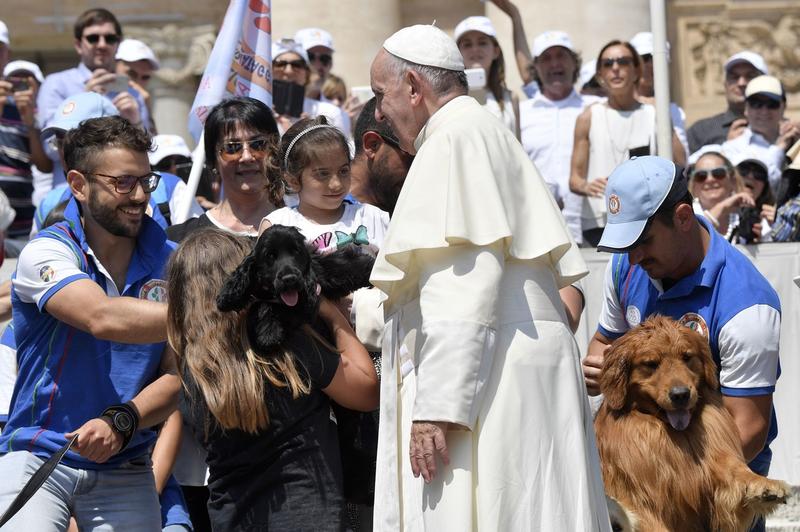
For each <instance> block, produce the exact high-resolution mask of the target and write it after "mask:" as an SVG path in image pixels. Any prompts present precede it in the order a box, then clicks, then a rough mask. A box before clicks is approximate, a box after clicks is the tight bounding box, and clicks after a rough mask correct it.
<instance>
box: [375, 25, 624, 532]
mask: <svg viewBox="0 0 800 532" xmlns="http://www.w3.org/2000/svg"><path fill="white" fill-rule="evenodd" d="M370 74H371V83H372V89H373V91H374V92H375V96H376V98H377V106H376V111H375V115H376V118H377V119H378V120H387V121H388V122H389V124H390V125H391V127H392V129H393V130H394V132H395V134H396V135H397V137H398V139H399V140H400V145H401V147H402V148H403V149H404V150H406V151H407V152H409V153H412V154H413V153H415V154H416V158H415V160H414V163H413V164H412V166H411V169H410V171H409V173H408V177H407V178H406V181H405V184H404V185H403V189H402V192H401V193H400V197H399V199H398V201H397V207H396V209H395V211H394V215H393V217H392V220H391V223H390V226H389V231H388V233H387V235H386V239H385V240H384V243H383V248H382V250H381V252H380V254H379V256H378V258H377V260H376V263H375V268H374V270H373V273H372V282H373V284H374V285H375V286H376V287H378V288H380V289H381V290H382V291H383V293H384V294H386V299H385V301H384V305H383V308H384V315H385V316H386V319H385V322H386V323H385V326H384V331H383V372H382V382H381V411H380V429H379V430H380V433H379V444H378V467H377V478H376V486H375V510H374V528H375V530H379V531H392V532H394V531H397V530H413V531H417V530H428V531H437V532H438V531H450V530H453V531H468V530H485V531H516V530H547V531H554V530H555V531H569V532H574V531H595V530H610V526H609V520H608V513H607V509H606V505H605V498H604V492H603V484H602V479H601V477H600V468H599V465H598V455H597V450H596V448H595V443H594V432H593V429H592V417H591V412H590V408H589V405H588V402H587V398H586V391H585V388H584V383H583V377H582V373H581V368H580V362H579V353H578V348H577V346H576V344H575V341H574V339H573V337H572V334H571V333H570V330H569V329H568V326H567V324H566V315H565V311H564V307H563V305H562V304H561V300H560V299H559V294H558V289H559V287H562V286H566V285H567V284H570V283H572V282H574V281H576V280H577V279H579V278H581V277H583V276H584V275H586V273H587V269H586V266H585V264H584V262H583V260H582V258H581V256H580V254H579V253H578V250H577V248H576V246H575V244H574V243H573V242H572V240H571V239H570V237H569V232H568V231H567V229H566V226H565V224H564V221H563V219H562V218H561V216H560V214H559V212H558V208H557V206H556V204H555V202H554V201H553V199H552V197H551V196H550V194H549V193H548V191H547V187H546V185H545V184H544V181H543V180H542V178H541V177H540V176H539V174H538V172H537V171H536V169H535V168H534V166H533V165H532V164H531V162H530V160H529V159H528V157H527V156H526V154H525V152H524V150H523V149H522V147H521V146H520V144H519V142H518V141H517V140H516V139H515V138H514V136H513V135H512V134H511V133H510V132H509V131H508V130H507V129H506V128H505V127H504V126H503V124H502V123H500V122H499V121H498V120H496V119H495V118H494V117H493V116H492V115H491V114H489V112H487V111H485V110H484V109H483V107H481V105H480V104H478V103H477V101H476V100H474V99H473V98H471V97H469V96H467V95H466V94H467V84H466V77H465V74H464V64H463V61H462V59H461V54H460V53H459V51H458V48H457V47H456V44H455V42H454V41H453V40H452V39H451V38H450V37H448V36H447V35H446V34H445V33H443V32H442V31H441V30H439V29H437V28H436V27H434V26H422V25H419V26H412V27H409V28H404V29H402V30H400V31H398V32H397V33H395V34H394V35H392V36H391V37H390V38H389V39H387V40H386V41H385V43H384V45H383V48H382V49H381V50H380V52H379V53H378V55H377V56H376V58H375V60H374V62H373V64H372V67H371V73H370ZM420 476H421V477H422V478H419V477H420Z"/></svg>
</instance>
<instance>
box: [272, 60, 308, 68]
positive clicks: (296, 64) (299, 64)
mask: <svg viewBox="0 0 800 532" xmlns="http://www.w3.org/2000/svg"><path fill="white" fill-rule="evenodd" d="M289 65H292V68H294V69H295V70H297V69H299V68H302V69H305V68H306V62H305V61H303V60H302V59H295V60H294V61H284V60H282V59H276V60H275V61H273V62H272V68H279V69H281V70H283V69H284V68H286V67H287V66H289Z"/></svg>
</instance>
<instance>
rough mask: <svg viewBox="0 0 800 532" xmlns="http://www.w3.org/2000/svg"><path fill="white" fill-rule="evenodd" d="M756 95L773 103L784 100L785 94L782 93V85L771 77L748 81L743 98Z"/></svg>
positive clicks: (759, 77)
mask: <svg viewBox="0 0 800 532" xmlns="http://www.w3.org/2000/svg"><path fill="white" fill-rule="evenodd" d="M756 94H763V95H764V96H767V97H769V98H772V99H773V100H775V101H782V100H785V99H786V94H785V93H784V92H783V85H781V82H780V80H779V79H778V78H776V77H773V76H758V77H756V78H753V79H751V80H750V83H748V84H747V88H746V89H745V90H744V97H745V98H749V97H750V96H755V95H756Z"/></svg>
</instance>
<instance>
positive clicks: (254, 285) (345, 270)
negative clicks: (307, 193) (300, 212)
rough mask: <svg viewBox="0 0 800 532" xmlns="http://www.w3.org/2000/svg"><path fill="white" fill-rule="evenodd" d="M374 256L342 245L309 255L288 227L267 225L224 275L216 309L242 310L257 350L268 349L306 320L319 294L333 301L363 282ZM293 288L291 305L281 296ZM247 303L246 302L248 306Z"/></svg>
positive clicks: (366, 281) (300, 238) (315, 307)
mask: <svg viewBox="0 0 800 532" xmlns="http://www.w3.org/2000/svg"><path fill="white" fill-rule="evenodd" d="M374 262H375V259H374V258H372V257H370V256H369V255H367V254H364V253H360V252H359V251H358V250H357V249H354V248H353V247H347V248H344V249H341V250H338V251H335V252H333V253H330V254H328V255H319V254H316V253H313V252H312V251H311V250H310V249H309V248H308V246H307V245H306V243H305V239H304V238H303V235H302V234H301V233H300V231H298V230H297V229H296V228H294V227H286V226H283V225H273V226H272V227H270V228H269V229H267V230H266V231H264V233H263V234H262V235H261V237H259V239H258V242H256V245H255V248H254V249H253V251H252V253H250V254H249V255H248V256H247V257H245V259H244V260H243V261H242V263H241V264H240V265H239V266H238V267H237V268H236V270H234V271H233V273H231V274H230V276H228V278H227V279H226V280H225V284H224V285H223V286H222V290H220V293H219V295H218V296H217V308H218V309H219V310H221V311H232V310H236V311H238V310H242V309H244V308H245V307H247V306H248V304H250V308H249V309H248V311H247V334H248V338H249V339H250V343H251V345H252V346H253V347H254V348H255V350H256V351H257V352H260V353H268V352H270V351H271V350H273V349H274V348H275V347H277V346H279V345H280V344H281V343H282V342H283V341H284V339H285V338H286V336H287V333H289V332H291V331H294V330H296V329H297V328H299V327H301V326H302V325H303V324H304V323H312V322H313V321H314V319H315V317H316V315H317V312H318V310H319V295H318V288H317V287H318V286H319V292H320V293H321V294H322V295H324V296H325V297H327V298H328V299H332V300H335V299H339V298H341V297H344V296H346V295H347V294H349V293H351V292H354V291H355V290H357V289H359V288H362V287H365V286H369V275H370V272H371V271H372V266H373V264H374ZM294 291H296V292H297V303H296V304H295V305H293V306H289V305H288V304H286V303H285V302H284V301H283V300H282V298H281V294H285V293H292V292H294ZM251 303H252V304H251Z"/></svg>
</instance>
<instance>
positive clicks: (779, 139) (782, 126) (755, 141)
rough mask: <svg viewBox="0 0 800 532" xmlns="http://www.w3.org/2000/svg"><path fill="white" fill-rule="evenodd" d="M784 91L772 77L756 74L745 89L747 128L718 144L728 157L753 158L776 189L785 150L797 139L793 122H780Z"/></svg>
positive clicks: (798, 131) (797, 134)
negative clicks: (766, 169)
mask: <svg viewBox="0 0 800 532" xmlns="http://www.w3.org/2000/svg"><path fill="white" fill-rule="evenodd" d="M785 110H786V93H785V91H784V88H783V84H782V83H781V82H780V80H778V79H777V78H775V77H773V76H758V77H757V78H754V79H753V80H751V81H750V83H748V84H747V88H746V89H745V105H744V116H745V118H746V119H747V127H746V128H745V129H744V131H742V133H741V134H740V135H739V136H737V137H736V138H733V139H731V140H728V141H726V142H725V143H724V144H723V145H722V149H723V151H724V153H725V154H726V155H727V156H728V158H729V159H731V160H738V159H742V158H743V156H744V155H748V156H752V157H755V158H756V159H758V160H760V161H761V162H763V163H764V164H765V165H766V166H767V168H768V170H769V185H770V187H771V188H772V190H773V191H775V190H777V187H778V184H779V183H780V180H781V172H782V170H783V167H784V163H785V160H786V151H787V150H788V149H789V148H791V147H792V145H793V144H794V143H795V142H796V141H797V140H798V138H800V128H799V127H798V125H797V123H795V122H791V121H788V120H787V121H784V117H783V113H784V111H785Z"/></svg>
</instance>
